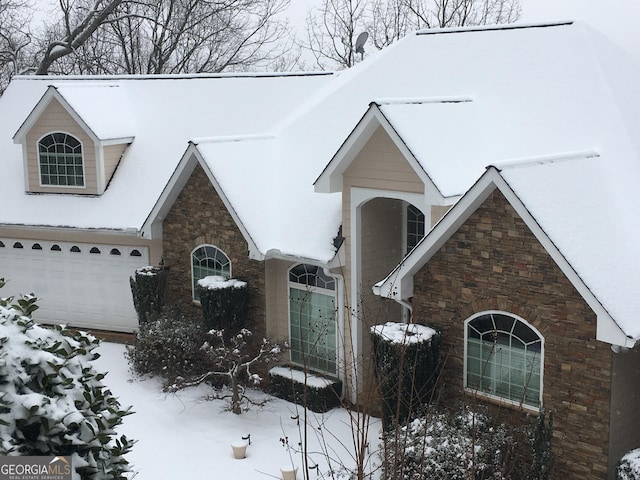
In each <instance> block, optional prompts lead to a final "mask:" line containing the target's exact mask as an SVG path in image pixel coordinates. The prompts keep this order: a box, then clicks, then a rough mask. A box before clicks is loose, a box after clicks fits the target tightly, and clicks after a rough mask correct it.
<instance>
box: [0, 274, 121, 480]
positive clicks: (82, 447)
mask: <svg viewBox="0 0 640 480" xmlns="http://www.w3.org/2000/svg"><path fill="white" fill-rule="evenodd" d="M2 284H3V281H2V279H0V286H2ZM36 308H37V303H36V299H35V298H34V297H32V296H27V297H22V298H20V299H18V300H15V301H14V299H11V298H4V299H0V454H1V455H11V456H14V455H20V456H22V455H46V456H48V455H65V456H66V455H69V456H71V457H72V464H73V478H74V479H82V480H90V479H91V480H98V479H100V480H107V479H113V480H115V479H124V478H125V473H126V472H128V471H129V468H128V462H127V460H126V459H125V457H124V455H125V454H126V453H127V452H129V450H130V449H131V446H132V441H131V440H128V439H127V438H126V437H125V436H124V435H123V436H121V437H120V438H117V437H116V433H115V428H116V427H117V426H118V425H120V424H121V422H122V418H123V417H124V416H125V415H128V414H129V413H131V412H130V410H129V409H122V408H121V407H120V404H119V403H118V401H117V400H116V398H115V397H114V396H113V394H112V393H111V391H109V390H108V389H107V388H106V387H105V385H104V384H103V382H102V380H103V378H104V376H105V374H103V373H98V372H97V371H96V370H95V369H94V367H93V366H92V364H91V361H92V360H94V359H95V358H97V356H98V354H97V353H96V352H94V350H95V348H96V347H97V346H98V344H99V342H98V340H96V339H95V338H94V337H93V336H91V335H89V334H86V333H83V332H74V331H71V330H68V329H66V328H65V327H62V326H56V327H54V328H52V329H48V328H43V327H40V326H38V325H37V324H35V323H34V321H33V320H32V319H31V318H30V317H29V316H27V315H26V313H30V312H32V311H33V310H35V309H36Z"/></svg>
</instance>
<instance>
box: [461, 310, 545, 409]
mask: <svg viewBox="0 0 640 480" xmlns="http://www.w3.org/2000/svg"><path fill="white" fill-rule="evenodd" d="M489 314H498V315H506V316H509V317H512V318H515V319H516V320H518V321H520V322H522V323H524V324H525V325H526V326H527V327H529V328H530V329H531V330H533V332H534V333H535V334H536V335H538V337H539V338H540V399H539V401H540V405H539V406H536V405H529V404H526V403H523V402H517V401H515V400H511V399H508V398H504V397H501V396H499V395H493V394H490V393H487V392H483V391H481V390H478V389H475V388H469V387H467V348H468V336H469V334H468V331H469V328H468V327H469V322H471V321H473V320H474V319H476V318H478V317H480V316H482V315H489ZM463 360H464V362H463V365H464V367H463V377H462V381H463V385H464V391H465V392H467V393H470V394H472V395H474V396H477V397H482V398H487V399H489V400H492V401H495V402H498V403H500V404H505V405H513V406H516V407H520V408H523V409H526V410H531V411H533V412H539V411H541V410H542V408H543V403H542V399H543V388H544V336H543V335H542V334H541V333H540V331H539V330H538V329H537V328H536V327H534V326H533V325H531V324H530V323H529V322H527V321H526V320H525V319H524V318H522V317H520V316H518V315H515V314H513V313H511V312H505V311H502V310H485V311H482V312H477V313H474V314H473V315H472V316H470V317H469V318H467V319H466V320H465V321H464V359H463Z"/></svg>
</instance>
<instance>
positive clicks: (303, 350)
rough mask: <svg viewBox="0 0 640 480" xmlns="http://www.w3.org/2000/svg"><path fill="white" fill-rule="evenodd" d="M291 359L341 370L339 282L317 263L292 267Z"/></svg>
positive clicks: (290, 291) (311, 365) (332, 370)
mask: <svg viewBox="0 0 640 480" xmlns="http://www.w3.org/2000/svg"><path fill="white" fill-rule="evenodd" d="M289 335H290V338H289V340H290V352H291V361H292V362H295V363H299V364H301V365H305V366H307V367H309V368H312V369H315V370H320V371H322V372H326V373H329V374H333V375H335V374H336V373H337V365H336V363H337V316H336V281H335V279H334V278H332V277H329V276H328V275H326V274H325V273H324V271H323V269H322V268H320V267H317V266H315V265H306V264H299V265H296V266H294V267H292V268H291V270H289Z"/></svg>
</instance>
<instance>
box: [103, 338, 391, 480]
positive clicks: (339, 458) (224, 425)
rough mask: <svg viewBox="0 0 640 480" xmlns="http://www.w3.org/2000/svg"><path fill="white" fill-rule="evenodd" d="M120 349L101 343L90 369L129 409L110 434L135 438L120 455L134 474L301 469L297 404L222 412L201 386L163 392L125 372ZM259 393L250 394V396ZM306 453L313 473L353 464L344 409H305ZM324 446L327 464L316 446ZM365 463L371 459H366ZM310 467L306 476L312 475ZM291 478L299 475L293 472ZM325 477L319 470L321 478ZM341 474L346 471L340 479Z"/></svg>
mask: <svg viewBox="0 0 640 480" xmlns="http://www.w3.org/2000/svg"><path fill="white" fill-rule="evenodd" d="M124 350H125V347H124V346H123V345H120V344H115V343H108V342H102V344H101V345H100V347H99V348H98V350H97V351H98V352H99V353H100V354H101V355H102V356H101V358H99V359H98V360H96V362H95V364H96V368H97V369H98V371H102V372H109V373H108V375H107V377H106V378H105V380H104V382H105V384H106V385H108V387H109V388H110V389H111V391H112V392H113V394H114V395H115V396H116V397H118V399H119V401H120V403H121V405H122V406H123V407H127V406H129V405H131V406H132V407H133V411H135V412H136V413H134V414H133V415H130V416H128V417H125V419H124V423H123V425H122V426H121V428H120V430H119V431H118V434H125V435H127V437H130V438H133V439H135V440H137V443H136V444H135V445H134V447H133V450H132V452H131V453H130V454H128V455H127V459H128V460H129V461H130V462H131V464H132V467H133V470H134V471H135V472H136V475H135V478H136V480H159V479H169V478H188V479H189V480H201V479H202V480H205V479H206V480H210V479H212V478H242V479H264V478H269V477H276V478H280V468H281V467H284V466H286V465H291V464H292V462H293V465H295V466H298V467H301V465H302V462H301V457H300V455H299V454H296V453H294V452H292V451H291V449H288V448H287V447H286V446H285V445H283V442H282V440H281V439H284V438H285V437H286V438H288V442H289V445H293V446H295V447H296V448H297V447H298V442H299V441H300V439H301V438H302V436H301V433H300V429H299V427H298V425H297V420H296V419H295V418H292V417H296V416H297V415H299V416H300V418H302V417H303V415H304V411H303V409H302V408H300V407H299V406H297V405H294V404H292V403H289V402H286V401H284V400H280V399H276V398H272V399H271V400H270V401H269V402H268V403H267V404H266V405H265V406H264V407H252V408H251V410H250V411H248V412H245V413H243V414H242V415H234V414H233V413H231V412H228V411H226V410H225V403H224V402H223V401H220V400H216V401H209V400H205V398H204V397H205V396H206V395H208V394H210V393H211V390H210V389H209V388H207V387H205V386H200V387H198V388H191V389H188V390H184V391H180V392H178V393H164V392H162V389H161V387H160V384H159V382H158V381H157V380H155V379H139V378H135V377H133V376H132V374H131V373H130V371H129V365H128V363H127V361H126V359H125V358H124ZM265 396H266V395H265V394H264V393H262V392H255V398H257V399H261V398H264V397H265ZM308 416H309V418H310V428H309V429H308V431H309V434H308V439H309V445H310V447H309V449H308V450H309V451H310V452H314V453H312V454H311V459H312V461H313V462H316V463H318V465H319V469H320V472H319V474H320V475H319V476H322V475H323V474H325V475H326V473H327V472H328V471H329V469H330V468H333V469H337V468H339V466H340V464H343V465H345V466H347V467H352V466H353V465H354V460H353V458H352V454H351V452H353V450H354V448H353V442H352V433H351V426H350V419H349V414H348V412H347V411H346V410H344V409H334V410H331V411H330V412H327V413H325V414H316V413H313V412H308ZM379 434H380V423H379V421H378V419H373V422H372V424H371V427H370V432H369V445H370V448H369V452H370V463H371V462H374V463H378V459H377V455H376V452H375V450H376V449H377V448H378V445H379ZM247 435H250V436H251V445H249V446H248V448H247V457H246V458H245V459H242V460H237V459H235V458H234V457H233V452H232V449H231V444H232V443H234V442H237V441H239V440H242V437H244V436H247ZM323 450H324V451H327V450H328V451H329V452H330V456H331V457H332V459H333V460H332V464H331V465H329V464H328V463H327V461H326V459H325V455H323V454H322V453H321V452H322V451H323ZM370 468H371V465H370ZM314 472H315V471H314V470H313V471H312V473H311V475H312V478H313V477H315V476H316V475H317V474H316V473H314ZM298 478H299V479H301V478H303V477H302V474H301V472H298ZM325 478H326V476H325ZM346 478H348V477H346Z"/></svg>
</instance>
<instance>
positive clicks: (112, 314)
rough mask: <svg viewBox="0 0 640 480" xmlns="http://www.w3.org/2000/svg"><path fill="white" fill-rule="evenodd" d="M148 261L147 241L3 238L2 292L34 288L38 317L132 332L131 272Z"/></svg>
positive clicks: (0, 247)
mask: <svg viewBox="0 0 640 480" xmlns="http://www.w3.org/2000/svg"><path fill="white" fill-rule="evenodd" d="M148 264H149V252H148V249H147V248H144V247H126V246H120V245H118V246H116V245H99V244H87V243H67V242H50V241H42V242H40V241H33V240H16V239H8V238H0V278H1V277H4V278H5V280H7V285H6V286H5V287H4V288H3V289H2V290H0V296H3V297H6V296H9V295H15V294H18V293H35V294H36V296H37V297H38V298H39V299H40V300H39V302H38V305H39V306H40V308H39V309H38V310H37V311H36V312H35V314H34V315H33V317H34V319H35V320H36V321H38V322H40V323H62V324H66V325H69V326H74V327H80V328H96V329H102V330H112V331H119V332H131V331H133V330H134V329H135V328H136V327H137V324H138V320H137V317H136V313H135V310H134V308H133V300H132V297H131V289H130V286H129V277H131V276H132V275H133V272H134V271H135V270H136V269H137V268H140V267H143V266H146V265H148Z"/></svg>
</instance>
